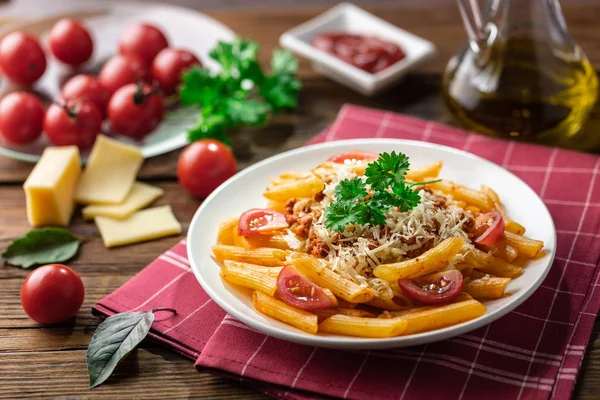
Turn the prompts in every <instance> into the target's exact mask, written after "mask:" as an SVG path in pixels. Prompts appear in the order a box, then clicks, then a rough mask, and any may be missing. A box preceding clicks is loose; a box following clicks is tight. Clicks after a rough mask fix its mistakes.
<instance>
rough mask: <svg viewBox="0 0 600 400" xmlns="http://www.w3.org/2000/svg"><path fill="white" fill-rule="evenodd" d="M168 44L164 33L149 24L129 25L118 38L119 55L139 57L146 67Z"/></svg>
mask: <svg viewBox="0 0 600 400" xmlns="http://www.w3.org/2000/svg"><path fill="white" fill-rule="evenodd" d="M166 47H169V42H168V41H167V38H166V37H165V35H164V33H162V32H161V31H160V29H158V28H157V27H156V26H154V25H150V24H135V25H131V26H130V27H128V28H127V29H125V31H123V33H122V34H121V36H120V37H119V53H121V54H123V55H135V56H138V57H140V58H141V59H142V60H143V61H144V62H145V63H146V64H147V65H148V66H150V65H151V64H152V60H154V57H156V55H157V54H158V53H159V52H160V51H161V50H162V49H164V48H166Z"/></svg>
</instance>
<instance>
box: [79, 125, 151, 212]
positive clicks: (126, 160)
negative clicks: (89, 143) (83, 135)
mask: <svg viewBox="0 0 600 400" xmlns="http://www.w3.org/2000/svg"><path fill="white" fill-rule="evenodd" d="M142 162H143V157H142V153H141V152H140V150H139V149H138V148H137V147H135V146H130V145H127V144H125V143H121V142H119V141H117V140H114V139H110V138H108V137H106V136H104V135H98V137H97V138H96V142H95V143H94V147H93V148H92V152H91V153H90V158H89V159H88V162H87V167H86V168H85V171H83V174H82V175H81V180H80V181H79V183H78V184H77V188H76V189H75V200H76V201H77V202H78V203H83V204H120V203H122V202H123V200H125V197H127V195H128V194H129V191H130V190H131V187H132V186H133V183H134V182H135V177H136V175H137V173H138V171H139V169H140V167H141V166H142Z"/></svg>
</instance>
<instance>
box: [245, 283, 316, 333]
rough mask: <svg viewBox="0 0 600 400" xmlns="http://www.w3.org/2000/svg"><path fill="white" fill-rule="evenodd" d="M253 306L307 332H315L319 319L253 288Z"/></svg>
mask: <svg viewBox="0 0 600 400" xmlns="http://www.w3.org/2000/svg"><path fill="white" fill-rule="evenodd" d="M252 304H253V305H254V308H255V309H256V310H257V311H259V312H261V313H263V314H265V315H268V316H269V317H272V318H275V319H276V320H279V321H281V322H285V323H286V324H288V325H292V326H294V327H296V328H298V329H301V330H303V331H304V332H308V333H317V330H318V324H319V320H318V318H317V316H316V315H315V314H312V313H309V312H307V311H304V310H300V309H297V308H294V307H292V306H290V305H288V304H287V303H284V302H283V301H280V300H277V299H275V298H273V297H271V296H268V295H266V294H264V293H261V292H259V291H257V290H255V291H254V292H253V293H252Z"/></svg>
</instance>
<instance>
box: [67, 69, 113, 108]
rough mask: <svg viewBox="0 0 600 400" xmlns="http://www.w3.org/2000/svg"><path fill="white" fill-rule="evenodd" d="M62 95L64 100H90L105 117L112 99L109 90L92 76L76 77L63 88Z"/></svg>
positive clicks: (82, 75)
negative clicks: (109, 101)
mask: <svg viewBox="0 0 600 400" xmlns="http://www.w3.org/2000/svg"><path fill="white" fill-rule="evenodd" d="M60 95H61V97H62V99H63V100H66V101H68V100H70V101H75V100H89V101H91V102H92V103H94V105H95V106H96V108H97V109H98V111H100V114H102V116H103V117H104V116H105V115H106V107H107V106H108V100H109V99H110V93H109V92H108V90H107V89H106V88H105V87H104V86H102V85H101V84H100V82H98V79H96V78H94V77H93V76H91V75H84V74H81V75H76V76H74V77H73V78H71V79H69V80H68V81H67V83H65V85H64V86H63V88H62V90H61V92H60Z"/></svg>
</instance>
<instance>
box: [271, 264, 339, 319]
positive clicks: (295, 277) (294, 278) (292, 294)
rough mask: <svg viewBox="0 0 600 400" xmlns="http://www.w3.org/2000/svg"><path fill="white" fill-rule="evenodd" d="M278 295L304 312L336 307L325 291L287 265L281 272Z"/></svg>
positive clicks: (278, 279) (278, 281)
mask: <svg viewBox="0 0 600 400" xmlns="http://www.w3.org/2000/svg"><path fill="white" fill-rule="evenodd" d="M277 293H278V294H279V297H281V299H282V300H283V301H284V302H286V303H288V304H289V305H291V306H294V307H298V308H300V309H302V310H322V309H324V308H329V307H333V306H334V302H333V300H331V299H330V298H329V296H327V294H325V291H323V289H321V287H320V286H318V285H316V284H314V283H313V282H311V281H309V280H308V279H306V278H305V277H304V276H302V274H301V273H300V271H298V270H297V269H296V267H294V266H293V265H286V266H285V267H283V269H282V270H281V272H279V275H278V276H277Z"/></svg>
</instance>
